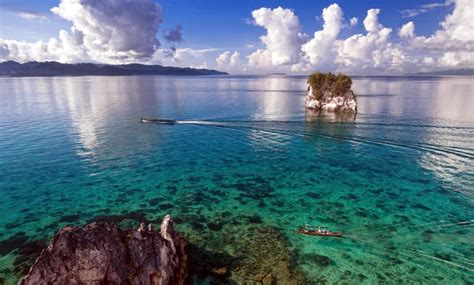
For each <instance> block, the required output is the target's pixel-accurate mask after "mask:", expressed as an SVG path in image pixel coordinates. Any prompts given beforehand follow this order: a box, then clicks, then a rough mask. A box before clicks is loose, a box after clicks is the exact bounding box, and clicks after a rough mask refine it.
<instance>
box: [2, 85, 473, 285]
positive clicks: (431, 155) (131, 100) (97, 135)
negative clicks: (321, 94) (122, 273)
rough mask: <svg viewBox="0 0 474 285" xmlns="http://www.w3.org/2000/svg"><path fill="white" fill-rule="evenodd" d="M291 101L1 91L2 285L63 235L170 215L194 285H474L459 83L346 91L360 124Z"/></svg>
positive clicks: (40, 88) (277, 93) (185, 89)
mask: <svg viewBox="0 0 474 285" xmlns="http://www.w3.org/2000/svg"><path fill="white" fill-rule="evenodd" d="M306 88H307V86H306V77H304V76H194V77H193V76H123V77H122V76H111V77H108V76H97V77H96V76H90V77H88V76H85V77H33V78H32V77H30V78H28V77H25V78H9V77H2V78H0V284H2V283H3V284H16V282H18V280H19V279H20V278H21V276H23V275H24V274H26V273H27V272H28V268H29V267H30V266H31V265H32V264H33V262H34V260H35V258H36V257H37V256H38V253H39V252H40V250H41V249H42V248H43V247H45V246H46V245H47V242H48V241H49V240H50V239H51V238H52V237H53V236H54V235H55V233H57V231H58V230H59V229H61V228H62V227H64V226H66V225H70V226H83V225H85V224H86V223H89V222H94V221H99V222H101V221H102V222H104V221H105V222H110V221H111V222H117V223H119V224H120V225H121V226H122V227H124V228H127V227H128V228H133V227H136V226H137V225H138V224H139V223H140V222H144V221H146V222H149V223H152V224H153V225H155V226H156V227H157V226H158V225H159V222H160V221H161V219H162V218H163V217H164V215H167V214H170V215H171V216H172V217H173V219H174V221H175V223H176V229H177V231H178V232H179V233H180V234H181V235H183V236H184V237H185V238H186V239H187V240H188V241H189V243H190V246H189V248H190V255H191V257H190V262H191V266H190V281H189V282H190V283H194V284H229V283H230V284H244V283H248V284H250V283H249V282H251V281H252V282H254V281H255V280H256V281H259V279H260V281H261V279H262V276H270V277H268V278H270V279H271V280H272V282H273V283H275V284H473V283H474V227H473V225H474V91H473V90H474V78H473V77H354V78H353V90H354V92H355V94H357V101H358V112H357V114H347V113H345V114H335V113H318V112H314V111H308V110H306V111H305V108H304V96H305V94H306ZM141 117H153V118H172V119H176V120H177V123H176V124H174V125H161V124H149V123H141V122H140V118H141ZM304 225H311V226H325V227H328V229H329V230H331V231H338V232H343V237H341V238H325V237H315V236H303V235H300V234H298V233H297V232H296V229H297V228H298V227H301V226H304ZM267 280H268V279H267Z"/></svg>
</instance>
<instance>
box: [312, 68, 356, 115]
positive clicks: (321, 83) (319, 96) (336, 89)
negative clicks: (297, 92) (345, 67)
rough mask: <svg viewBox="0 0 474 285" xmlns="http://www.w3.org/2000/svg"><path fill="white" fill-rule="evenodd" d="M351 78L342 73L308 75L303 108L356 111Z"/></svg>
mask: <svg viewBox="0 0 474 285" xmlns="http://www.w3.org/2000/svg"><path fill="white" fill-rule="evenodd" d="M351 86H352V80H351V79H350V78H349V77H348V76H346V75H343V74H339V75H334V74H332V73H327V74H324V73H319V72H317V73H313V74H311V75H310V76H309V77H308V89H307V94H306V98H305V108H308V109H313V110H318V111H319V110H321V111H333V112H349V113H357V99H356V96H355V94H354V92H353V91H352V90H351Z"/></svg>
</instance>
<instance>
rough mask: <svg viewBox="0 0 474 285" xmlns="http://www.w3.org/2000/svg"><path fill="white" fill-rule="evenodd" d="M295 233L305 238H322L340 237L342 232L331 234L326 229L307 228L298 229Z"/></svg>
mask: <svg viewBox="0 0 474 285" xmlns="http://www.w3.org/2000/svg"><path fill="white" fill-rule="evenodd" d="M296 232H297V233H299V234H301V235H305V236H322V237H342V232H331V231H329V230H328V229H327V227H318V226H308V225H305V226H304V227H299V228H297V229H296Z"/></svg>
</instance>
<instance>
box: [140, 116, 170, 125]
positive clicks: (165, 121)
mask: <svg viewBox="0 0 474 285" xmlns="http://www.w3.org/2000/svg"><path fill="white" fill-rule="evenodd" d="M140 122H141V123H152V124H162V125H174V124H176V120H175V119H155V118H140Z"/></svg>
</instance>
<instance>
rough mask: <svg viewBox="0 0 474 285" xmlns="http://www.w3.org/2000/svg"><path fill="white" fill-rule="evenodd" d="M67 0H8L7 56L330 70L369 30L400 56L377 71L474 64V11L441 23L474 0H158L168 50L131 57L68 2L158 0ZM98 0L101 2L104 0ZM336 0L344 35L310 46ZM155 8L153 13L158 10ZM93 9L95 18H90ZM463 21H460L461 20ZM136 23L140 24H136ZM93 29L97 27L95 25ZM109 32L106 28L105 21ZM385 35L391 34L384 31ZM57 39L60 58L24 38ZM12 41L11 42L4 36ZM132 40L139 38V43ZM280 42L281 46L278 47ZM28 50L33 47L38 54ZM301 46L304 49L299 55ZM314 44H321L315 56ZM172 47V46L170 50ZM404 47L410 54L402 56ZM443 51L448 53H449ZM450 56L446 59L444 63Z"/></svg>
mask: <svg viewBox="0 0 474 285" xmlns="http://www.w3.org/2000/svg"><path fill="white" fill-rule="evenodd" d="M61 2H64V3H62V4H63V7H62V8H61V9H58V10H57V12H55V13H53V12H52V11H51V9H52V8H53V7H59V4H60V1H59V0H57V1H52V0H45V1H32V0H30V1H13V0H0V38H1V39H2V40H3V41H4V47H5V46H7V47H6V48H4V50H5V51H4V52H0V56H2V54H3V59H13V60H15V59H17V60H19V61H25V60H29V59H31V60H34V59H36V60H41V59H43V58H44V59H45V60H54V59H56V60H59V61H65V62H68V61H70V62H77V61H96V62H97V61H102V62H109V63H118V62H119V61H124V62H129V61H138V62H143V63H161V64H166V65H178V66H196V67H197V66H201V67H208V68H220V69H228V70H231V71H234V73H246V72H251V71H252V73H255V72H257V73H258V71H260V72H265V71H266V70H274V69H277V70H280V71H285V72H295V73H298V72H302V71H304V70H305V69H308V68H312V69H314V68H317V67H320V68H324V69H328V70H344V69H350V68H351V66H357V65H358V64H359V63H357V62H356V61H355V60H353V59H355V58H357V57H358V55H357V54H352V53H351V52H350V49H351V48H352V47H351V46H347V45H349V44H351V41H352V42H353V40H354V39H355V38H351V37H352V36H354V35H362V36H367V37H366V38H359V39H355V40H360V41H361V42H365V40H369V41H371V40H372V41H373V42H374V44H373V46H372V47H370V48H369V49H370V52H371V53H372V54H371V56H373V57H377V56H381V54H382V53H384V52H385V51H384V45H385V47H388V48H389V49H390V51H389V52H385V53H387V54H388V53H392V54H393V56H392V58H388V59H384V60H388V61H390V62H391V63H390V64H386V65H383V64H381V63H380V62H377V63H374V64H372V65H371V64H370V63H367V64H366V66H367V72H369V73H370V72H376V71H377V72H379V71H381V70H382V69H385V71H387V72H388V73H396V72H403V71H406V70H413V69H417V66H418V69H420V70H426V69H430V68H431V69H433V66H434V65H437V66H445V67H454V68H456V67H466V66H468V67H469V66H472V61H473V59H472V56H469V55H466V53H470V52H472V51H471V50H470V48H471V46H472V44H471V43H472V41H473V40H474V39H473V37H474V36H473V34H472V33H471V32H473V31H472V28H473V24H472V21H471V23H469V22H466V21H464V22H459V23H451V24H450V25H451V26H450V27H447V28H443V27H442V26H441V23H443V22H444V21H446V19H447V17H449V16H450V15H451V14H453V13H457V12H456V11H455V9H456V8H457V9H458V10H459V11H458V12H459V13H460V15H464V16H463V17H464V18H469V16H471V15H472V10H474V7H473V3H474V1H471V0H457V1H453V0H447V1H444V0H426V1H425V0H423V1H407V0H399V1H369V0H358V1H354V0H345V1H343V0H340V1H301V0H293V1H277V0H272V1H252V0H242V1H231V0H200V1H189V0H188V1H186V0H169V1H155V2H154V4H156V5H157V7H159V9H161V14H160V13H159V11H158V12H157V13H156V14H155V16H154V17H156V19H155V20H157V21H158V22H159V24H158V25H156V27H155V26H154V28H153V29H150V30H146V32H145V34H146V35H154V36H155V37H156V39H157V40H158V41H159V42H160V43H161V48H160V50H162V51H160V52H155V54H154V55H153V56H152V55H151V54H149V52H148V51H149V50H150V47H143V48H138V49H136V48H135V49H134V50H130V51H132V52H130V53H128V54H133V55H134V56H132V57H131V58H130V59H128V58H127V53H126V52H129V51H127V50H124V48H123V47H124V45H123V44H121V45H120V48H116V47H114V46H113V45H111V44H110V42H111V41H115V40H116V39H115V40H114V39H110V38H108V39H106V40H104V39H99V41H102V40H103V44H101V49H99V50H91V49H92V48H91V44H90V43H91V42H94V41H95V40H97V38H94V37H97V34H96V33H94V31H93V30H91V27H90V26H89V27H87V26H86V27H84V25H87V23H85V24H84V22H83V21H85V20H84V19H86V18H80V17H79V16H75V15H70V14H68V10H67V9H74V3H73V2H77V3H80V4H81V5H82V6H81V7H82V8H83V9H84V11H89V12H90V13H89V14H87V15H100V14H101V13H98V11H99V10H100V9H104V11H103V12H104V13H108V11H112V10H113V11H116V15H119V14H120V11H123V10H125V9H130V7H131V6H130V5H142V4H143V5H144V6H146V5H150V3H149V2H152V0H138V1H131V2H130V1H128V0H125V1H117V0H105V1H95V2H94V1H87V0H83V1H78V0H62V1H61ZM97 2H102V3H101V5H99V4H97ZM126 2H128V4H125V3H126ZM309 2H311V3H309ZM333 3H336V6H337V7H336V6H331V11H328V13H329V12H331V13H336V14H337V15H339V14H340V16H338V18H337V19H335V20H331V19H329V18H328V21H331V25H337V27H336V30H337V31H334V32H333V35H335V38H334V39H333V41H332V42H330V43H324V42H323V43H321V42H320V41H321V40H319V41H318V40H317V39H316V40H315V41H314V44H313V47H312V49H311V47H310V46H308V47H307V48H306V49H305V48H303V46H304V44H305V43H307V42H309V41H311V38H312V37H313V35H314V33H315V32H317V31H321V30H323V25H324V23H325V19H324V18H323V17H322V12H323V9H325V8H328V7H330V5H331V4H333ZM102 4H103V5H102ZM127 5H128V6H127ZM122 6H123V7H122ZM125 7H128V8H125ZM146 7H148V8H147V9H148V10H150V8H149V7H151V6H146ZM277 7H281V8H282V10H281V11H277V10H276V8H277ZM260 8H268V10H265V11H263V10H262V11H261V12H262V13H264V14H265V15H263V14H262V15H261V17H263V18H261V19H260V21H261V23H265V24H260V25H259V24H256V22H258V21H259V19H257V18H255V15H253V14H252V12H253V11H258V10H259V9H260ZM373 8H376V9H379V10H378V11H377V12H376V13H373V15H375V17H377V19H376V23H375V25H378V26H380V29H378V30H379V31H383V28H388V29H391V31H390V33H389V36H388V38H387V39H386V40H385V39H380V38H379V39H377V37H376V36H374V37H373V39H371V38H370V37H369V36H370V35H369V34H370V33H373V32H369V31H368V30H367V29H366V26H365V24H364V23H363V21H364V19H365V18H366V17H367V15H368V11H369V10H370V9H373ZM121 9H122V10H121ZM469 9H471V12H469V11H468V10H469ZM99 12H100V11H99ZM148 12H149V11H145V9H141V10H140V9H139V8H137V12H136V17H133V16H130V15H128V16H124V18H123V20H124V21H125V20H126V21H130V23H129V25H128V26H117V27H115V26H113V25H114V24H116V23H112V22H110V23H108V22H104V21H107V19H105V20H104V19H99V18H97V19H92V20H94V21H95V20H97V22H94V25H96V26H97V25H98V26H100V25H102V24H103V25H104V27H106V28H110V29H111V31H114V29H116V30H120V29H122V30H124V29H127V28H128V27H133V25H135V22H138V24H137V28H144V27H146V28H148V27H149V26H150V25H149V23H148V24H147V23H143V22H142V20H141V18H143V17H141V18H140V13H148ZM339 12H340V13H339ZM338 13H339V14H338ZM84 17H85V16H84ZM108 17H109V18H112V17H115V15H110V16H108ZM119 17H120V16H119ZM150 17H151V18H153V17H152V16H150ZM328 17H329V16H328ZM290 18H291V19H292V21H293V22H291V21H290V22H286V20H288V19H290ZM295 18H296V20H295ZM352 18H357V24H354V25H350V24H349V23H350V19H352ZM457 18H459V17H457ZM461 18H462V17H461ZM88 19H89V20H90V18H88ZM280 20H281V21H280ZM101 21H102V22H101ZM269 21H270V22H269ZM295 21H296V24H297V25H298V28H297V29H289V30H287V31H283V34H285V33H286V34H287V35H288V37H289V38H281V37H280V36H279V35H278V33H280V32H281V31H280V30H278V29H285V27H282V25H283V26H284V25H292V24H295ZM410 21H411V22H412V25H413V28H412V27H408V26H407V27H406V28H407V33H406V36H403V37H402V36H400V34H399V30H400V28H401V27H402V26H403V25H405V24H407V23H409V22H410ZM122 22H123V21H122ZM176 25H181V26H182V39H183V41H176V42H168V41H166V40H164V39H163V35H164V34H165V33H167V32H169V31H171V30H172V29H174V27H175V26H176ZM328 26H329V24H328ZM459 26H460V27H461V29H460V28H458V27H459ZM71 27H75V28H76V30H79V32H80V33H79V34H74V33H75V32H71ZM275 27H276V28H275ZM275 29H276V30H275ZM443 29H444V30H446V31H444V30H443ZM449 29H451V30H449ZM60 30H64V31H65V32H67V37H71V38H72V37H75V38H77V35H79V36H80V37H84V40H85V41H84V45H85V47H81V50H79V49H77V50H75V51H74V52H72V51H71V50H65V49H66V46H67V48H70V49H71V48H75V47H71V45H65V44H64V38H65V36H63V38H61V37H60V36H59V31H60ZM411 30H414V34H413V32H410V31H411ZM439 30H442V32H443V33H445V34H447V35H448V36H447V37H446V36H443V37H442V38H441V37H440V36H436V34H437V32H438V31H439ZM457 30H462V31H463V32H464V33H467V39H466V41H467V42H463V40H462V39H461V40H459V36H458V37H457V38H456V40H455V41H456V48H455V49H451V50H454V51H455V52H456V51H457V50H459V53H456V54H455V55H454V56H453V55H451V54H447V52H449V51H448V50H446V51H445V52H444V53H443V51H439V50H438V51H435V50H436V47H434V46H435V45H439V44H440V43H441V42H440V41H442V40H444V41H449V40H451V42H454V41H453V40H452V38H450V36H449V33H452V32H453V31H457ZM134 31H136V29H135V30H134ZM89 32H91V33H92V34H88V33H89ZM327 32H328V30H326V32H324V33H323V35H324V37H326V35H327ZM329 32H331V31H329ZM101 33H103V31H102V32H101ZM275 33H276V34H275ZM292 33H293V34H292ZM295 33H299V34H301V35H300V36H299V38H295V37H293V38H291V37H292V36H294V34H295ZM377 33H378V31H377ZM112 34H113V33H112ZM264 35H267V36H268V37H269V38H271V37H272V35H273V36H274V37H275V41H277V42H278V41H282V42H283V43H284V42H285V41H286V40H288V42H287V48H288V49H293V50H279V51H278V49H280V47H278V46H277V47H275V46H274V45H275V43H273V46H272V44H271V43H270V44H269V43H265V42H264V41H262V40H261V38H260V37H261V36H264ZM380 36H381V37H384V36H385V35H380ZM435 37H437V38H435ZM408 38H410V43H408V41H405V39H408ZM50 39H58V41H60V42H61V44H62V46H61V47H58V45H57V44H56V43H54V44H55V48H54V51H55V53H58V51H59V48H61V51H64V54H63V55H62V56H61V57H60V58H59V57H58V58H55V57H54V56H52V54H51V53H52V52H51V53H50V54H48V53H47V52H45V53H43V54H41V55H39V54H38V53H32V52H31V49H32V48H30V47H29V46H25V45H21V44H20V43H21V42H26V43H34V42H37V41H42V42H43V43H44V49H51V46H52V44H49V45H47V43H48V41H50ZM88 40H89V44H88ZM126 40H127V39H126V38H125V39H120V38H119V39H118V41H119V42H123V41H126ZM136 40H141V39H136ZM345 40H347V41H345ZM382 40H383V41H385V42H384V43H383V44H382V45H379V46H377V47H375V45H376V44H375V42H381V41H382ZM5 41H7V42H6V43H5ZM295 41H296V42H297V43H296V42H295ZM0 44H1V42H0ZM15 44H16V46H15ZM107 44H108V45H109V46H108V47H107V48H106V49H104V48H103V47H104V45H107ZM137 44H138V45H139V44H141V43H140V42H137ZM143 44H148V45H150V44H151V42H150V39H149V37H148V38H147V39H146V40H145V41H144V42H143ZM352 44H355V43H352ZM324 45H326V46H328V47H327V48H326V49H324V50H321V49H320V48H319V47H320V46H324ZM344 45H346V51H345V52H344V51H343V49H344V47H343V46H344ZM407 45H410V46H411V48H409V49H407V48H405V47H404V46H407ZM430 45H431V46H430ZM132 46H134V47H135V46H136V45H132ZM18 47H21V48H24V49H25V52H23V53H21V54H16V55H15V54H14V52H13V51H14V50H15V49H18ZM358 47H361V46H360V45H359V46H354V47H353V48H354V49H357V48H358ZM430 48H432V49H433V51H429V52H426V54H424V50H429V49H430ZM166 49H170V50H171V54H173V53H174V55H175V57H173V56H164V55H163V54H165V53H164V51H165V50H166ZM259 49H261V50H262V52H260V54H255V56H254V57H253V58H254V59H255V60H254V63H255V62H257V63H259V65H261V66H263V65H265V68H262V69H261V70H257V69H256V68H253V67H252V66H251V64H250V63H249V62H247V61H250V59H249V56H251V55H252V54H253V53H255V52H256V51H257V50H259ZM275 49H277V52H276V53H275ZM101 51H102V54H106V53H107V52H109V53H110V54H112V55H113V56H112V57H110V56H109V57H107V56H98V54H100V52H101ZM137 51H138V52H139V53H140V56H138V57H137V56H136V54H137ZM176 51H177V52H176ZM399 51H400V52H401V53H402V55H400V54H399ZM225 52H228V54H223V53H225ZM236 52H237V53H238V57H237V56H234V59H236V58H238V64H237V63H236V64H234V63H232V64H230V60H231V56H232V55H236V54H235V53H236ZM323 52H324V54H323ZM361 52H362V53H363V54H364V55H365V56H366V57H368V56H367V55H368V54H367V53H366V51H361ZM374 52H375V53H377V52H378V54H374ZM7 53H8V54H7ZM27 53H30V55H28V54H27ZM296 53H299V54H298V55H296ZM311 53H313V57H312V55H311ZM318 53H319V54H318ZM330 53H332V54H333V55H332V56H333V57H334V58H333V60H332V61H331V62H324V63H321V62H320V60H317V59H316V58H317V57H322V56H323V55H325V54H330ZM118 54H119V55H118ZM166 54H167V55H169V54H170V53H166ZM222 54H223V55H222ZM220 55H222V57H221V59H222V60H221V61H216V59H217V58H218V57H219V56H220ZM15 56H17V58H15ZM176 56H177V57H176ZM279 56H283V57H284V58H286V59H282V58H280V59H278V57H279ZM305 56H307V57H309V58H310V59H312V60H309V61H308V60H307V62H306V63H303V59H302V58H303V57H305ZM395 56H397V57H399V58H402V59H394V57H395ZM443 56H444V61H443V60H442V58H443ZM295 57H298V58H295ZM300 57H301V58H300ZM383 57H387V55H383ZM414 57H417V59H416V60H412V61H411V62H409V63H407V64H404V65H403V66H401V65H400V66H395V65H394V62H395V61H400V60H407V58H414ZM117 58H120V60H117ZM403 58H404V59H403ZM0 59H1V58H0ZM432 61H433V62H434V63H439V64H433V63H432V64H431V67H429V66H428V65H430V64H428V63H431V62H432ZM236 62H237V61H236ZM308 62H310V63H308ZM336 62H337V63H336ZM422 62H424V63H427V64H425V65H423V64H421V63H422ZM441 62H444V63H446V64H444V63H443V64H441ZM220 63H222V64H220ZM230 65H232V66H230ZM303 65H304V67H303ZM364 66H365V65H364ZM397 68H398V70H397ZM387 72H386V73H387Z"/></svg>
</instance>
